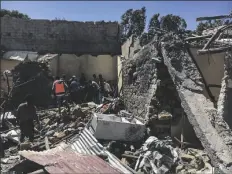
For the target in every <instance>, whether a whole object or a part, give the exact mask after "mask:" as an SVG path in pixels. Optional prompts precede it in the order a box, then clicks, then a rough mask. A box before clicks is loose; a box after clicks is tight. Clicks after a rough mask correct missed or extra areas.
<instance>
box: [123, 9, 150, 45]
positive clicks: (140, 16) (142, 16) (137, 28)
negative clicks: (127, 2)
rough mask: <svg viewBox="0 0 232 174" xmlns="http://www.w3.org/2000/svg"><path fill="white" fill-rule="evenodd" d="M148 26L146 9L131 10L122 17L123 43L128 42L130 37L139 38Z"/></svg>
mask: <svg viewBox="0 0 232 174" xmlns="http://www.w3.org/2000/svg"><path fill="white" fill-rule="evenodd" d="M145 25H146V8H145V7H142V8H141V9H138V10H133V9H129V10H127V11H126V12H125V13H124V14H123V15H122V16H121V22H120V27H121V42H124V41H126V39H128V38H129V37H130V36H132V35H134V36H135V37H139V36H140V35H141V34H142V33H143V31H144V29H145Z"/></svg>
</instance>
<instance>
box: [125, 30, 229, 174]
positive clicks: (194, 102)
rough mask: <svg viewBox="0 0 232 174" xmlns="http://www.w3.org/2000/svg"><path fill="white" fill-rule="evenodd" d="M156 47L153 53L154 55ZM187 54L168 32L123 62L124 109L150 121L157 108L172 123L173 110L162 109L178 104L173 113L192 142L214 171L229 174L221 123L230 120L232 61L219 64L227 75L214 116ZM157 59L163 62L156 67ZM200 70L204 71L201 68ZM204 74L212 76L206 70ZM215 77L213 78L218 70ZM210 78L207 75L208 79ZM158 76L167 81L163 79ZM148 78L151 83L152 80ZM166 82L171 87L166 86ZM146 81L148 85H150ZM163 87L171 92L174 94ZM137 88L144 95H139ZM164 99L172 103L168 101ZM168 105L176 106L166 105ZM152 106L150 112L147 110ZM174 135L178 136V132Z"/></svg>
mask: <svg viewBox="0 0 232 174" xmlns="http://www.w3.org/2000/svg"><path fill="white" fill-rule="evenodd" d="M156 48H157V51H158V53H155V52H156V51H154V50H156ZM188 50H189V48H188V45H186V44H185V43H184V41H183V40H181V39H180V38H179V37H178V36H176V35H174V34H172V33H169V34H167V35H164V36H163V37H162V38H160V39H159V41H158V43H157V42H154V41H152V42H151V43H149V44H148V45H146V46H145V47H144V49H141V50H140V51H139V52H138V53H136V54H135V55H134V56H133V57H129V59H128V60H125V61H124V62H123V95H124V97H125V105H126V106H127V109H128V110H129V111H131V112H132V113H133V114H134V115H135V116H141V117H143V118H144V117H146V116H147V117H148V118H149V117H153V116H154V115H156V114H154V111H155V112H157V108H158V112H157V113H158V116H159V110H160V111H162V110H165V111H166V113H167V112H171V114H172V115H174V118H175V112H173V110H168V109H167V108H164V107H162V106H165V105H167V106H168V107H169V108H175V107H177V109H178V105H179V104H181V109H180V110H179V111H180V112H179V114H178V110H177V113H176V116H178V115H180V114H183V113H185V114H186V115H187V118H188V120H189V122H190V124H191V125H192V127H193V129H194V132H195V134H196V136H197V138H198V139H199V140H200V141H201V144H202V146H203V147H204V149H205V151H206V152H207V153H208V154H209V156H210V158H211V160H212V163H213V164H214V166H215V167H216V168H217V169H218V170H219V171H220V172H224V173H230V172H231V170H232V154H231V151H230V149H231V148H232V146H231V145H232V132H231V129H230V128H229V125H228V122H227V119H228V118H227V119H225V118H226V117H225V116H226V115H227V116H229V114H228V113H230V110H229V104H230V103H231V101H230V99H229V98H228V97H226V96H230V93H231V90H230V83H231V82H230V79H231V72H232V70H231V68H229V66H228V65H231V61H230V60H231V59H229V58H228V56H227V62H228V63H227V64H225V65H227V66H225V65H224V68H225V70H226V72H225V73H224V78H223V80H224V82H225V83H224V84H225V85H223V86H224V88H222V90H224V91H221V94H222V95H221V96H220V97H219V98H220V100H219V101H221V102H219V104H220V107H219V108H220V110H218V111H217V109H216V108H215V107H214V103H213V102H212V101H210V100H209V98H208V96H207V95H206V88H205V84H204V83H203V80H202V76H201V73H200V72H199V69H198V68H197V66H196V64H195V61H194V60H195V59H194V57H193V56H191V54H189V51H188ZM229 57H231V56H229ZM157 58H158V59H157ZM159 58H161V60H162V61H163V63H162V62H159ZM152 60H153V61H155V62H156V63H154V62H152ZM202 61H203V60H202ZM204 61H205V60H204ZM133 65H135V67H133ZM164 65H165V66H164ZM230 67H231V66H230ZM202 68H203V69H204V67H202ZM165 69H166V70H165ZM205 69H207V68H205ZM209 69H210V70H211V71H212V69H211V67H210V68H209ZM205 71H206V70H205ZM206 72H207V71H206ZM211 73H212V72H211ZM214 73H217V71H216V72H214ZM214 73H212V74H211V75H212V76H213V75H214ZM165 74H167V76H166V75H165ZM209 74H210V73H209V72H208V75H209ZM160 75H161V76H160ZM163 75H164V76H166V77H162V76H163ZM129 76H131V79H132V80H131V81H129V80H128V79H129V78H128V77H129ZM168 76H169V77H168ZM151 77H153V78H154V79H155V80H152V78H151ZM165 79H166V80H165ZM170 80H171V82H168V81H170ZM149 81H151V82H153V83H149ZM168 88H174V90H172V89H168ZM141 89H144V90H143V91H142V92H141ZM162 91H163V92H162ZM171 91H173V92H171ZM176 92H177V93H176ZM222 92H223V93H222ZM175 95H176V98H175V97H174V96H175ZM159 96H160V98H159ZM172 96H173V97H172ZM169 97H171V98H170V100H169V102H167V98H169ZM173 100H175V103H176V104H177V105H175V103H174V104H173V103H172V102H171V101H173ZM153 101H154V103H153ZM157 101H158V102H157ZM178 101H179V104H178ZM148 106H149V109H148ZM151 106H153V108H150V107H151ZM150 110H152V111H150ZM222 111H224V112H222ZM140 113H141V114H140ZM176 118H178V117H176ZM179 118H180V117H179ZM176 123H177V124H176V126H178V124H179V121H178V120H177V121H176ZM184 127H186V125H185V126H184ZM175 128H177V127H175ZM188 129H191V127H189V128H187V129H186V130H188ZM173 131H176V132H178V131H179V132H180V130H178V129H174V130H173ZM184 132H185V130H184ZM190 139H191V137H190Z"/></svg>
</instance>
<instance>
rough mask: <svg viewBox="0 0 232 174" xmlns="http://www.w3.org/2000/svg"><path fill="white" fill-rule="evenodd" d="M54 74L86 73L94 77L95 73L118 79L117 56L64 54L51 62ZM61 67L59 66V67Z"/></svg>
mask: <svg viewBox="0 0 232 174" xmlns="http://www.w3.org/2000/svg"><path fill="white" fill-rule="evenodd" d="M49 66H50V69H51V71H52V74H53V75H54V76H56V75H62V74H66V76H67V77H71V76H72V75H76V76H77V77H79V76H80V75H81V73H84V74H85V76H86V78H87V79H92V76H93V74H96V75H98V74H102V75H103V77H104V78H105V79H106V80H117V57H116V56H115V57H112V56H110V55H99V56H97V57H95V56H91V55H82V56H80V57H77V56H76V55H74V54H62V55H61V56H60V57H55V58H54V59H52V60H51V61H50V62H49ZM58 67H59V68H58Z"/></svg>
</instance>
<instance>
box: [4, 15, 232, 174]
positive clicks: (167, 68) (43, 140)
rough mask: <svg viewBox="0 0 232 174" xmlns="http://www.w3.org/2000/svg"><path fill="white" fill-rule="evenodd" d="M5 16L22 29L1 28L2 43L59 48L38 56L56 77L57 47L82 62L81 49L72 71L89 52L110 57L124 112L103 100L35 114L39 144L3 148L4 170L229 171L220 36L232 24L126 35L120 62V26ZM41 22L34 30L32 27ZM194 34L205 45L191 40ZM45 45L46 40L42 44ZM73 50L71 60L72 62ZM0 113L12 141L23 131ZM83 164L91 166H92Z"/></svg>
mask: <svg viewBox="0 0 232 174" xmlns="http://www.w3.org/2000/svg"><path fill="white" fill-rule="evenodd" d="M6 19H7V20H6ZM1 20H3V22H5V24H11V25H9V26H16V25H15V24H14V23H17V22H18V21H20V23H22V25H23V27H22V28H23V30H22V31H21V30H20V32H18V33H15V32H13V31H14V29H15V28H14V29H12V30H11V29H9V28H7V27H6V26H7V25H5V26H4V27H5V29H4V30H2V31H4V32H3V36H4V37H3V38H2V41H3V43H5V45H4V46H5V47H6V48H8V50H28V51H38V52H43V53H44V52H46V53H48V52H50V53H55V54H54V55H55V56H53V57H52V58H51V60H47V59H46V56H44V57H42V58H41V59H40V61H42V62H43V63H44V62H48V63H47V64H50V66H52V67H53V73H57V74H59V75H60V72H59V71H60V70H61V69H62V68H61V67H62V65H63V63H61V62H60V60H62V59H61V57H62V55H61V54H63V53H66V54H73V55H74V54H76V55H75V56H79V58H80V57H81V56H83V55H84V56H83V57H82V58H81V59H79V61H77V62H76V64H74V66H77V67H78V66H82V65H83V64H85V63H86V64H87V65H86V66H88V67H89V66H90V67H92V65H93V62H95V63H94V64H97V63H96V60H94V61H92V63H88V62H89V61H90V62H91V59H92V58H93V59H98V58H99V59H100V58H101V56H97V57H95V58H94V56H96V55H104V54H107V56H109V55H110V58H111V59H114V60H112V62H114V63H113V65H114V66H115V67H118V70H117V71H115V70H114V72H111V73H112V74H113V75H112V77H113V78H116V77H117V78H118V79H117V82H118V92H119V93H120V92H121V94H122V100H123V102H124V105H125V108H124V109H125V110H126V111H125V110H122V108H121V107H122V106H120V107H119V103H120V101H121V100H119V99H118V98H117V99H110V98H106V99H105V100H106V103H104V104H102V105H97V104H95V103H82V104H80V105H72V104H70V106H71V112H70V113H68V111H67V109H66V108H62V111H61V114H58V109H57V108H52V109H45V110H40V111H38V114H39V115H40V119H41V122H42V130H41V131H40V132H39V131H37V134H36V141H35V142H33V143H27V142H25V143H21V144H20V151H19V152H18V149H17V147H15V146H13V147H8V149H7V148H6V153H5V154H6V156H7V157H6V158H4V159H3V160H2V162H3V163H5V164H10V165H9V166H7V167H6V166H5V167H6V168H8V171H16V172H26V173H30V172H36V173H56V172H57V171H61V170H62V172H63V173H72V172H79V173H85V172H87V173H88V172H90V173H91V172H92V173H94V172H98V173H137V172H142V173H170V172H171V173H186V172H188V173H197V172H199V173H213V172H214V168H215V171H216V172H217V171H219V172H221V173H230V172H231V171H232V153H231V150H230V149H231V148H232V133H231V128H230V127H231V124H232V122H231V118H230V115H231V114H230V108H229V105H230V97H229V96H230V87H231V86H230V79H231V68H232V64H231V54H232V48H231V42H227V41H228V40H226V42H223V43H220V44H219V45H218V44H217V42H218V41H219V42H220V41H224V40H222V38H220V37H222V36H223V38H224V37H226V36H227V35H225V34H223V32H224V31H227V30H228V29H229V27H231V26H223V27H224V28H223V27H222V28H220V29H218V30H216V31H213V32H211V33H210V34H206V35H207V36H195V37H194V38H185V39H183V38H180V37H179V36H178V35H177V34H175V33H171V32H170V33H163V34H162V36H160V37H158V36H157V37H154V38H153V40H152V41H151V42H150V43H149V44H147V45H145V46H143V47H141V46H140V45H139V42H138V40H135V39H134V38H133V37H132V38H130V39H129V40H127V41H126V42H125V43H124V45H122V48H121V49H122V56H118V57H117V59H116V56H115V55H120V54H121V49H120V47H118V46H119V40H118V39H119V27H118V24H116V23H102V22H100V23H82V22H79V23H77V22H68V21H48V20H31V21H27V20H21V19H12V18H3V19H1ZM29 23H30V24H31V25H30V27H28V26H29ZM38 23H43V24H44V26H45V27H42V26H41V25H39V24H38ZM103 24H104V25H103ZM69 25H70V27H69ZM79 25H80V26H82V27H78V26H79ZM38 26H40V27H39V28H38V29H37V30H38V31H37V30H34V29H35V28H37V27H38ZM103 26H104V27H103ZM4 27H3V28H4ZM24 27H25V28H24ZM75 27H77V28H78V30H75ZM89 27H90V28H91V29H89ZM111 27H112V28H113V29H112V30H111V29H110V28H111ZM6 28H7V29H6ZM33 28H34V29H33ZM77 28H76V29H77ZM86 28H87V29H86ZM95 29H96V30H97V31H98V30H99V31H102V33H101V32H99V33H101V35H100V36H99V35H98V34H99V33H97V32H92V31H91V30H93V31H95ZM11 31H12V32H11ZM25 31H28V33H26V32H25ZM77 31H78V32H79V33H76V32H77ZM81 31H85V34H83V33H81ZM34 32H35V33H36V32H39V35H37V34H35V33H34ZM80 33H81V34H80ZM94 33H95V34H94ZM95 35H97V36H95ZM218 35H220V37H219V38H218V37H217V36H218ZM17 37H18V38H17ZM15 38H17V39H15ZM23 38H26V40H24V39H23ZM48 38H49V39H48ZM91 38H92V40H91ZM199 38H200V39H203V43H204V45H199V44H198V43H197V46H196V44H195V41H196V40H198V39H199ZM33 39H34V40H33ZM87 39H88V40H87ZM33 41H35V42H33ZM192 41H193V42H192ZM43 42H45V43H46V44H45V45H42V44H41V43H43ZM63 43H66V44H63ZM202 48H203V49H202ZM225 48H226V49H225ZM215 50H217V53H216V54H215ZM85 54H87V55H88V56H85ZM63 55H64V54H63ZM90 55H91V56H90ZM92 55H94V56H92ZM75 56H74V57H72V58H70V59H71V60H70V61H68V62H69V64H70V62H75V61H74V60H75V58H76V57H75ZM47 57H49V56H47ZM64 57H65V56H63V60H64ZM66 58H67V57H66ZM66 58H65V59H66ZM49 59H50V58H49ZM67 59H69V58H67ZM110 62H111V60H110V61H109V62H108V63H109V64H110ZM115 62H116V63H115ZM36 63H37V62H36ZM43 63H41V64H43ZM60 64H61V65H60ZM99 64H100V63H99ZM19 66H22V64H20V65H19ZM65 66H66V65H64V67H65ZM16 67H18V66H16ZM16 69H17V68H16ZM26 69H27V68H26ZM67 69H69V70H70V69H71V68H70V67H69V68H67ZM83 69H84V68H83ZM98 69H99V68H98ZM104 70H105V69H104ZM83 71H84V70H83ZM63 72H64V71H62V73H63ZM102 72H103V73H106V74H107V73H109V72H108V71H107V70H106V71H102ZM65 73H67V74H69V72H68V71H65ZM75 73H77V74H79V73H80V72H79V71H78V72H77V71H76V72H75ZM91 73H94V70H93V72H92V71H91ZM24 74H26V73H24ZM90 75H92V74H89V76H90ZM103 75H104V74H103ZM21 79H22V78H21ZM27 80H28V79H27ZM27 80H25V81H27ZM19 84H20V83H19ZM118 108H119V109H118ZM118 110H120V112H118ZM5 115H6V116H7V118H8V121H7V124H8V126H9V129H8V130H5V131H4V132H1V138H2V139H4V141H13V142H18V141H19V138H18V135H19V133H18V132H19V129H18V127H14V126H13V125H12V124H10V123H9V122H10V121H9V120H10V119H12V118H13V117H14V116H13V114H12V113H10V112H7V113H6V114H5ZM167 136H171V138H170V137H167ZM5 144H7V143H5ZM1 145H2V144H1ZM7 145H8V144H7ZM189 147H191V148H189ZM30 150H33V151H30ZM37 151H40V152H37ZM12 161H13V162H12ZM89 164H92V165H89ZM82 166H88V171H87V169H84V168H82Z"/></svg>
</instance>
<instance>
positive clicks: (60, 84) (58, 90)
mask: <svg viewBox="0 0 232 174" xmlns="http://www.w3.org/2000/svg"><path fill="white" fill-rule="evenodd" d="M67 89H68V86H67V84H66V83H65V82H64V81H63V80H60V78H59V77H58V76H57V77H56V80H55V81H54V83H53V85H52V91H53V93H54V95H55V97H56V101H57V104H58V108H59V113H61V111H60V107H61V106H62V105H63V104H64V105H65V106H66V107H67V109H68V111H70V108H69V105H68V103H67V101H66V100H65V95H66V91H67Z"/></svg>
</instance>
